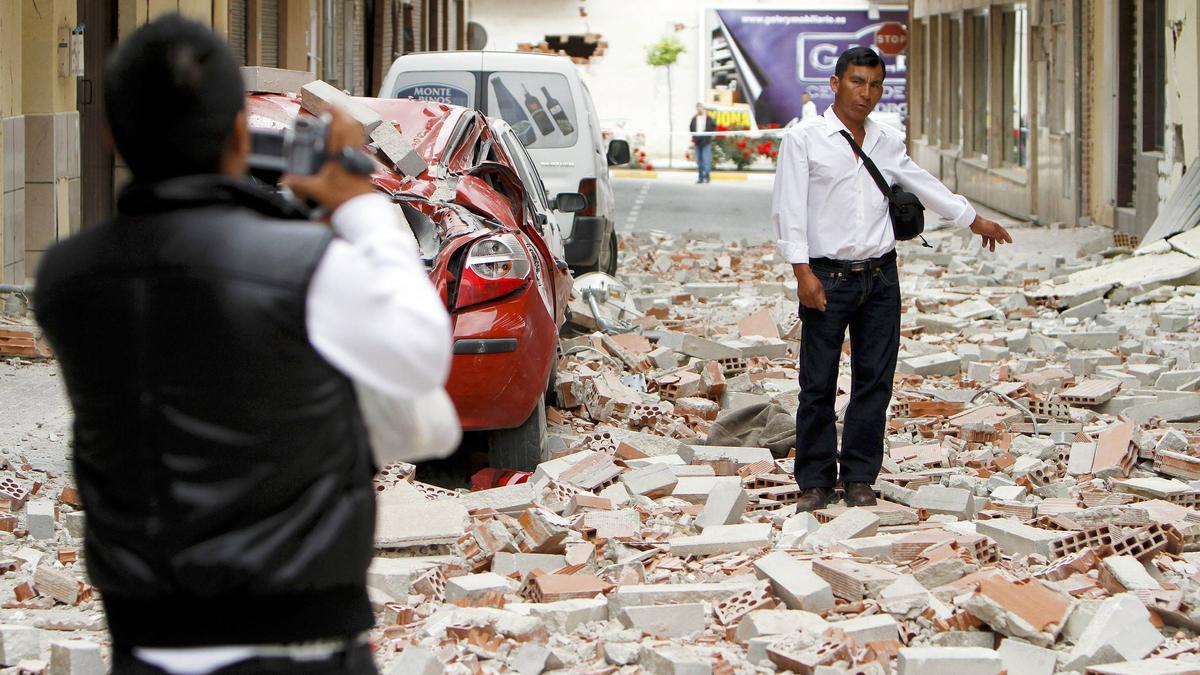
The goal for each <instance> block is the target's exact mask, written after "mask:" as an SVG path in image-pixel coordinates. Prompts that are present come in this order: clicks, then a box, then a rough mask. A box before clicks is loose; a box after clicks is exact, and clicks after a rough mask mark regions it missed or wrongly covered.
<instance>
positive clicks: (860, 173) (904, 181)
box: [771, 106, 975, 264]
mask: <svg viewBox="0 0 1200 675" xmlns="http://www.w3.org/2000/svg"><path fill="white" fill-rule="evenodd" d="M842 130H846V131H849V130H848V129H846V125H845V124H842V121H841V120H840V119H838V116H837V115H835V114H834V112H833V106H830V107H829V108H827V109H826V110H825V114H824V115H822V116H821V117H818V118H816V119H813V120H807V121H804V122H801V123H800V124H797V125H796V126H794V127H792V128H791V129H789V130H788V131H787V133H785V134H784V136H783V140H782V142H781V143H780V146H779V163H778V167H777V169H776V173H775V197H774V203H773V204H772V207H771V227H772V229H773V230H774V233H775V240H776V245H777V246H778V248H779V253H780V255H782V256H783V257H784V259H785V260H787V261H788V262H789V263H793V264H795V263H807V262H808V261H809V258H832V259H834V260H863V259H866V258H875V257H878V256H881V255H883V254H885V253H887V252H888V251H890V250H892V249H893V248H895V247H896V238H895V235H893V234H892V221H891V217H890V216H889V215H888V208H887V200H886V199H885V198H884V196H883V193H882V192H880V191H879V186H877V185H876V184H875V181H874V180H873V179H872V178H871V174H870V172H869V171H867V168H866V166H864V165H863V163H862V160H860V159H859V158H858V155H856V154H855V153H854V149H853V148H851V147H850V144H849V143H848V142H846V139H845V138H843V137H842V135H841V134H840V133H839V132H840V131H842ZM862 149H863V152H865V153H866V154H867V155H868V156H869V157H870V158H871V160H872V161H873V162H875V166H877V167H878V168H879V171H880V173H882V174H883V177H884V179H885V180H886V181H887V183H888V185H894V184H896V183H899V184H900V185H901V186H903V187H904V189H905V190H908V191H909V192H912V193H913V194H915V195H916V196H917V197H918V198H919V199H920V200H921V203H922V204H924V205H925V208H926V209H928V210H929V211H933V212H934V213H937V214H938V215H940V216H942V217H943V218H946V219H947V220H951V221H953V222H954V223H955V224H956V225H959V226H961V227H966V226H969V225H970V224H971V223H972V222H974V220H975V209H974V207H972V206H971V204H970V203H969V202H968V201H967V199H966V198H965V197H962V196H961V195H956V194H954V193H953V192H950V190H948V189H947V188H946V186H945V185H942V183H941V181H939V180H938V179H936V178H934V177H933V176H931V175H929V172H927V171H925V170H924V169H922V168H921V167H919V166H917V164H916V162H914V161H912V159H911V158H910V157H909V156H908V151H907V149H906V148H905V147H904V137H903V136H902V135H901V134H900V132H899V131H897V130H895V129H892V128H891V127H888V126H887V125H884V124H880V123H878V122H875V121H874V120H871V119H869V118H868V119H867V123H866V135H865V137H864V138H863V143H862Z"/></svg>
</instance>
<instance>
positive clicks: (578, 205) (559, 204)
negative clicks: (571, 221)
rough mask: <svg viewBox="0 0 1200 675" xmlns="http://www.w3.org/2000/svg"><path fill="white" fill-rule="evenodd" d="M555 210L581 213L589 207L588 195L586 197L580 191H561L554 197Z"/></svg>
mask: <svg viewBox="0 0 1200 675" xmlns="http://www.w3.org/2000/svg"><path fill="white" fill-rule="evenodd" d="M552 206H553V207H554V210H555V211H562V212H563V213H579V212H580V211H583V210H584V209H586V208H587V206H588V203H587V197H584V196H583V195H582V194H580V193H578V192H560V193H558V196H557V197H555V198H554V204H553V205H552Z"/></svg>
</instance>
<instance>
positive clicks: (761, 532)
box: [667, 523, 772, 557]
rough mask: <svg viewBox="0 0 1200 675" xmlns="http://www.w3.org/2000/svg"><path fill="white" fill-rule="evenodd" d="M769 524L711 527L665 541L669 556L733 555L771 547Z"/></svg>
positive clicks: (770, 528)
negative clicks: (696, 533) (669, 549)
mask: <svg viewBox="0 0 1200 675" xmlns="http://www.w3.org/2000/svg"><path fill="white" fill-rule="evenodd" d="M771 530H772V527H771V525H770V523H749V524H744V525H713V526H712V527H708V528H705V530H704V532H703V534H698V535H694V536H686V537H673V538H671V539H668V540H667V544H668V545H669V546H670V548H671V555H677V556H680V557H687V556H692V555H718V554H721V553H735V552H739V551H746V550H751V549H756V548H763V547H765V546H770V545H771Z"/></svg>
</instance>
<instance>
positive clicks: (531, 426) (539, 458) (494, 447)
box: [488, 396, 546, 471]
mask: <svg viewBox="0 0 1200 675" xmlns="http://www.w3.org/2000/svg"><path fill="white" fill-rule="evenodd" d="M545 447H546V398H545V397H544V396H539V397H538V400H537V406H535V407H534V409H533V412H532V413H530V414H529V419H527V420H525V422H524V423H523V424H521V426H519V427H517V428H515V429H497V430H495V431H491V432H489V433H488V463H489V464H491V465H492V467H493V468H496V469H516V470H517V471H533V470H534V469H536V468H537V465H538V464H541V463H542V462H543V461H545V456H544V451H545Z"/></svg>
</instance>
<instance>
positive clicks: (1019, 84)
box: [1000, 3, 1029, 166]
mask: <svg viewBox="0 0 1200 675" xmlns="http://www.w3.org/2000/svg"><path fill="white" fill-rule="evenodd" d="M1026 18H1027V16H1026V8H1025V4H1024V3H1021V4H1017V5H1013V6H1012V7H1010V8H1006V9H1004V10H1003V11H1002V12H1001V13H1000V32H1001V45H1002V52H1001V59H1002V60H1001V63H1002V65H1003V73H1004V79H1003V86H1002V88H1001V101H1000V111H1001V118H1000V121H1001V123H1002V125H1003V126H1002V127H1001V130H1002V131H1003V133H1004V139H1003V144H1004V152H1003V158H1004V163H1005V164H1008V165H1011V166H1025V164H1026V160H1027V155H1028V150H1027V149H1028V140H1029V90H1028V84H1029V60H1028V49H1026V47H1027V46H1028V29H1027V21H1026Z"/></svg>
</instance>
